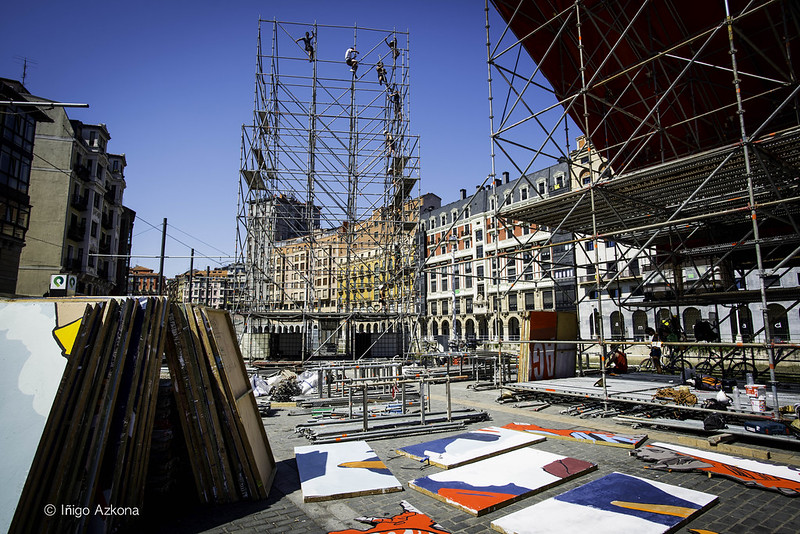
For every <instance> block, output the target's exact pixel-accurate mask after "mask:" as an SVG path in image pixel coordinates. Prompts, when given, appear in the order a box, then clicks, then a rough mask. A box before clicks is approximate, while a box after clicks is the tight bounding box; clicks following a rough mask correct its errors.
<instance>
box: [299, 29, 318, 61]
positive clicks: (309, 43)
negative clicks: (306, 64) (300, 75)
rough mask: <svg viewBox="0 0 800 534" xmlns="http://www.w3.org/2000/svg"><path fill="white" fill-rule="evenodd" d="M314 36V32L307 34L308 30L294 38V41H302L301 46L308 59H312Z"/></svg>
mask: <svg viewBox="0 0 800 534" xmlns="http://www.w3.org/2000/svg"><path fill="white" fill-rule="evenodd" d="M314 37H316V35H315V33H314V32H311V35H309V34H308V32H306V36H305V37H301V38H299V39H295V41H294V42H295V43H299V42H300V41H303V48H304V49H305V51H306V54H308V60H309V61H314Z"/></svg>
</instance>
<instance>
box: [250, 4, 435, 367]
mask: <svg viewBox="0 0 800 534" xmlns="http://www.w3.org/2000/svg"><path fill="white" fill-rule="evenodd" d="M255 78H256V79H255V82H256V83H255V101H254V110H253V122H252V124H249V125H245V126H243V128H242V152H241V172H240V180H239V202H238V213H237V256H238V257H239V261H240V262H241V263H242V264H243V265H245V269H246V277H247V290H246V291H244V292H243V293H242V298H241V299H239V301H238V302H237V303H236V307H235V309H236V314H237V316H238V317H240V318H241V319H242V321H243V322H242V331H243V333H244V334H245V336H246V337H244V338H243V341H244V342H243V347H244V349H245V350H246V351H248V352H249V353H250V355H251V358H264V359H276V358H277V359H298V358H302V359H308V358H311V357H315V356H321V355H325V356H328V357H333V356H335V354H340V355H347V356H351V357H353V358H357V357H361V356H364V355H372V356H381V355H395V354H401V353H402V352H404V350H405V348H406V347H407V345H408V344H409V343H410V342H411V336H412V334H413V328H412V327H411V325H413V324H415V323H416V321H415V319H414V317H415V316H416V313H417V312H416V306H415V302H414V300H413V294H412V290H413V283H414V277H415V272H416V271H415V269H416V261H415V250H416V247H415V242H414V239H415V235H414V233H415V231H416V224H417V221H418V219H419V216H418V211H419V206H418V202H419V185H418V183H419V154H418V153H419V146H418V144H419V140H418V138H417V137H416V136H414V135H412V134H411V130H410V124H411V122H410V105H409V103H410V96H411V95H410V65H409V36H408V33H407V32H400V31H396V30H379V29H371V28H361V27H344V26H328V25H320V24H316V23H315V24H299V23H290V22H278V21H266V20H259V24H258V43H257V56H256V77H255Z"/></svg>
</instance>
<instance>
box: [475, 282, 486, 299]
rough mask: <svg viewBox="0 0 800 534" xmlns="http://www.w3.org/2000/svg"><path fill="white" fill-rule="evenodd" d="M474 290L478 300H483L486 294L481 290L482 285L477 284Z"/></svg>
mask: <svg viewBox="0 0 800 534" xmlns="http://www.w3.org/2000/svg"><path fill="white" fill-rule="evenodd" d="M476 289H477V294H478V298H481V299H482V298H484V297H485V296H486V293H484V290H483V284H478V286H477V288H476Z"/></svg>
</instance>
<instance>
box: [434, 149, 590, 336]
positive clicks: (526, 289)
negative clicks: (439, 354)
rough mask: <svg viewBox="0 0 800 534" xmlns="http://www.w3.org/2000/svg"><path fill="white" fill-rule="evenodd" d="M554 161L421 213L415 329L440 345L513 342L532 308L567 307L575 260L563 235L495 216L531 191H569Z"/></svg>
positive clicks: (565, 174)
mask: <svg viewBox="0 0 800 534" xmlns="http://www.w3.org/2000/svg"><path fill="white" fill-rule="evenodd" d="M570 187H571V182H570V169H569V167H568V165H567V164H566V163H559V164H556V165H554V166H552V167H549V168H547V169H543V170H541V171H538V172H535V173H532V174H529V175H526V176H523V177H521V178H518V179H516V180H510V178H509V175H508V173H504V174H503V179H496V180H494V181H493V182H492V183H490V184H489V185H488V186H478V187H477V188H476V190H475V192H474V193H472V194H471V195H470V196H467V191H466V189H462V190H461V195H460V199H459V200H457V201H456V202H452V203H449V204H446V205H443V206H441V207H439V208H436V209H430V210H428V211H427V212H426V213H423V216H422V225H423V227H424V232H425V243H426V250H427V257H426V258H425V264H424V268H423V273H424V283H425V288H426V308H427V309H426V313H425V314H424V315H423V317H422V319H421V334H422V336H423V337H425V338H427V339H437V340H440V341H442V342H447V341H448V340H449V339H453V338H454V339H458V340H466V341H468V342H469V341H473V340H478V341H486V340H498V341H502V340H511V341H514V340H518V339H519V337H520V333H521V329H522V323H523V321H524V318H525V317H526V315H527V312H528V311H531V310H574V301H575V261H574V254H573V248H572V244H571V243H570V242H569V238H568V237H567V236H563V235H561V234H556V235H554V234H553V233H552V232H551V230H550V229H549V228H543V227H538V226H536V225H533V224H527V223H521V222H519V221H512V220H505V219H503V218H501V217H498V211H499V210H500V209H501V208H502V207H504V206H508V205H511V204H513V203H516V202H524V201H527V200H529V199H531V198H533V197H535V196H540V195H541V196H546V195H551V194H559V193H560V192H566V191H568V190H569V189H570Z"/></svg>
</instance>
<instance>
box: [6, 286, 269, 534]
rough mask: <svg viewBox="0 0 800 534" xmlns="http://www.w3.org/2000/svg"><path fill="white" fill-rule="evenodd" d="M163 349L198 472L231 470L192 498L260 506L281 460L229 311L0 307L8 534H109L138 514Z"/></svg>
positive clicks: (159, 305)
mask: <svg viewBox="0 0 800 534" xmlns="http://www.w3.org/2000/svg"><path fill="white" fill-rule="evenodd" d="M168 327H169V328H168ZM165 348H166V349H169V350H167V351H166V353H167V356H168V361H169V362H170V369H171V371H172V384H173V388H174V390H175V396H176V399H177V400H178V402H179V404H180V406H181V407H182V408H183V409H184V412H183V413H182V414H181V417H182V423H183V425H184V426H183V430H184V433H185V434H186V442H187V449H188V451H189V452H188V454H189V457H190V459H191V461H192V464H193V466H194V467H195V469H196V470H199V469H200V467H202V465H203V463H204V462H206V463H210V464H212V465H213V467H214V471H213V473H214V475H215V476H217V475H219V476H220V478H221V477H222V476H223V475H221V474H220V471H219V469H220V467H219V464H220V463H222V462H225V465H226V467H229V471H226V472H225V473H224V477H225V478H224V480H225V481H226V482H229V486H228V487H223V486H217V485H214V484H213V483H207V481H206V479H205V478H203V479H202V480H199V481H198V493H199V494H201V495H205V496H207V498H206V499H204V500H206V501H227V500H235V499H236V498H241V497H249V498H259V497H264V496H266V494H267V491H268V488H269V486H270V484H271V481H272V476H273V474H274V467H275V464H274V459H273V458H272V453H271V451H270V449H269V443H268V442H267V439H266V435H265V433H264V428H263V425H261V419H260V417H259V415H258V410H257V407H256V405H255V399H254V398H253V396H252V393H251V392H250V390H249V386H248V381H247V377H246V375H245V372H244V364H243V362H242V359H241V354H239V352H238V346H237V345H236V340H235V337H234V334H233V329H232V325H231V324H230V319H229V318H228V317H227V314H225V312H219V311H216V310H205V309H202V308H183V307H176V306H171V307H170V305H169V303H168V302H167V300H166V299H164V298H146V299H131V298H128V299H98V298H93V299H52V300H43V299H34V300H26V301H0V363H2V365H3V370H4V372H3V373H2V375H0V376H2V378H0V395H2V397H0V425H2V427H3V433H2V437H1V438H0V440H2V441H1V442H0V446H2V450H3V455H2V457H0V476H2V479H3V480H4V482H6V484H7V490H6V491H4V492H2V493H3V497H2V498H0V531H6V530H8V531H11V532H64V531H75V532H84V531H88V530H92V531H110V530H114V529H115V528H116V527H118V526H120V525H121V524H122V523H124V522H126V521H128V520H130V519H131V518H133V517H135V516H137V515H139V514H140V512H141V510H140V508H141V504H142V502H143V498H144V488H145V481H146V477H147V471H148V464H149V460H150V452H151V447H150V444H151V438H152V434H153V427H154V420H155V413H156V401H157V398H158V395H157V391H158V384H159V373H160V369H161V362H162V359H163V355H164V353H165ZM205 403H210V404H209V406H210V407H203V408H201V406H202V405H204V404H205ZM215 422H216V423H217V424H216V426H213V427H212V426H211V425H212V424H214V423H215ZM211 432H214V434H213V438H212V434H211ZM198 436H200V438H201V440H200V441H196V440H195V438H197V437H198ZM211 439H218V440H219V441H218V442H212V441H210V440H211ZM209 443H214V447H213V452H214V456H213V457H209V456H207V455H206V452H207V451H209ZM200 447H202V448H200ZM226 451H227V452H226ZM196 474H197V473H196ZM215 480H216V479H215ZM200 482H202V483H203V485H202V486H201V484H200ZM223 490H224V491H223Z"/></svg>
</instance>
